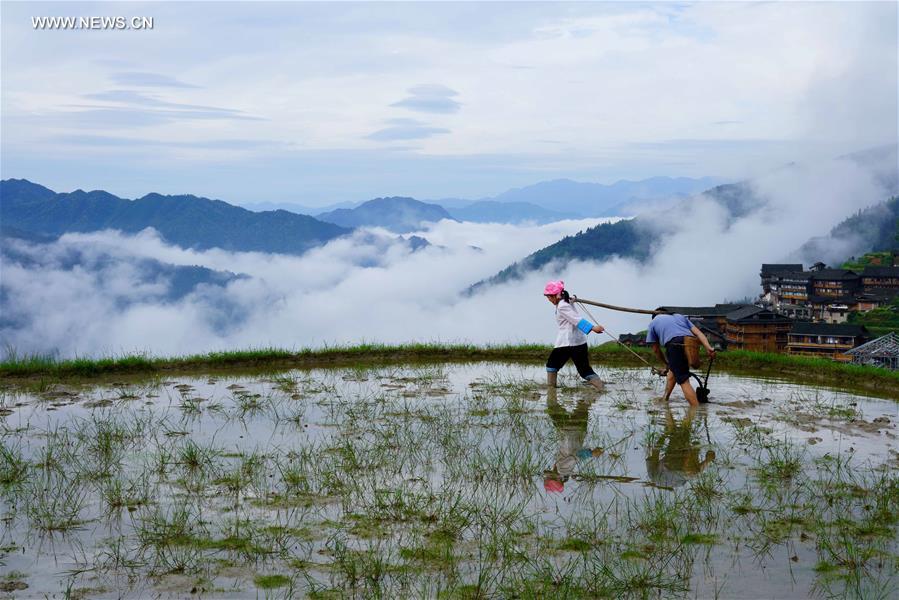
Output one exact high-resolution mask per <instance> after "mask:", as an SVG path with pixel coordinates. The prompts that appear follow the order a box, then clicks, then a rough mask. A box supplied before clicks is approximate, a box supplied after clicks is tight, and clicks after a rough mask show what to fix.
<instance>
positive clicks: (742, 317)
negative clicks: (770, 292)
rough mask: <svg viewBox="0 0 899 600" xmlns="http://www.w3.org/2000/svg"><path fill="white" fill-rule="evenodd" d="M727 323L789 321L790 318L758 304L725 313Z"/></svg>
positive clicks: (790, 320)
mask: <svg viewBox="0 0 899 600" xmlns="http://www.w3.org/2000/svg"><path fill="white" fill-rule="evenodd" d="M727 321H728V322H729V323H759V322H764V323H790V322H792V319H790V318H789V317H785V316H783V315H779V314H777V313H775V312H772V311H770V310H768V309H765V308H760V307H758V306H745V307H743V308H740V309H737V310H735V311H733V312H729V313H727Z"/></svg>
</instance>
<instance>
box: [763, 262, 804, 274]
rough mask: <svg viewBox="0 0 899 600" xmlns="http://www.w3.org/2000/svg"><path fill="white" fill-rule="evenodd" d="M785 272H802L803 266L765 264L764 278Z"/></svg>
mask: <svg viewBox="0 0 899 600" xmlns="http://www.w3.org/2000/svg"><path fill="white" fill-rule="evenodd" d="M785 271H802V265H800V264H798V263H795V264H777V263H773V264H763V265H762V277H764V276H765V275H773V274H774V273H783V272H785Z"/></svg>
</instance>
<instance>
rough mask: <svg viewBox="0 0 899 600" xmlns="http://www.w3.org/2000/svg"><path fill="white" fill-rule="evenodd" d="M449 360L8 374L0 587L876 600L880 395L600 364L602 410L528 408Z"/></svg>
mask: <svg viewBox="0 0 899 600" xmlns="http://www.w3.org/2000/svg"><path fill="white" fill-rule="evenodd" d="M382 350H383V349H382ZM523 352H527V350H523ZM349 354H350V355H351V354H352V352H350V353H349ZM445 354H446V355H447V357H448V362H447V361H430V362H417V363H411V366H410V363H409V361H400V362H395V363H393V364H391V363H390V362H389V361H387V362H385V361H376V360H372V361H369V362H368V363H367V362H366V361H365V360H361V359H358V357H357V360H355V361H352V363H353V364H350V363H349V362H347V363H346V364H341V363H340V361H337V364H338V366H334V367H330V368H325V367H322V366H319V367H311V368H310V367H308V366H304V367H302V368H293V369H289V368H288V369H284V368H282V369H281V370H271V369H267V370H265V371H259V370H258V368H257V369H256V370H252V369H247V368H246V367H244V368H235V369H234V370H233V371H229V370H228V369H226V368H221V366H219V367H218V368H216V367H215V366H214V365H207V367H209V368H207V369H206V370H205V372H204V370H203V369H198V368H196V367H193V368H192V369H184V370H181V371H178V370H174V369H166V370H156V371H155V372H151V373H144V374H129V373H127V372H125V373H119V374H116V373H112V374H106V375H103V376H99V377H97V376H95V377H93V378H85V377H80V378H79V377H71V376H69V377H66V376H59V375H54V376H43V375H37V373H38V371H35V372H34V373H32V375H31V376H22V375H21V373H20V374H19V375H11V374H10V373H11V372H12V371H14V368H13V367H14V365H11V364H9V363H8V364H5V365H4V367H5V371H4V376H3V391H2V396H0V398H2V414H3V421H2V423H3V425H2V426H3V429H2V433H0V441H2V446H0V448H2V449H0V494H2V500H0V502H2V515H3V516H2V519H3V527H2V533H0V563H2V569H3V580H2V582H0V586H2V588H0V589H2V590H3V593H4V594H5V595H9V596H10V597H50V598H63V597H69V598H87V597H100V598H104V597H108V598H113V597H120V596H129V597H162V598H176V597H187V596H192V597H207V598H246V597H259V598H288V597H310V598H344V597H360V598H362V597H366V598H367V597H381V598H397V597H439V598H540V597H550V596H552V597H560V598H596V597H608V598H619V597H637V598H646V597H653V598H670V597H699V598H760V597H766V598H768V597H772V598H773V597H777V598H784V597H822V598H824V597H856V598H890V597H895V593H896V591H897V584H899V580H897V568H899V552H897V551H899V548H897V526H899V476H897V467H899V452H897V447H896V435H897V429H896V422H897V420H899V418H897V404H896V401H895V399H894V398H881V397H878V396H879V395H882V394H877V393H872V392H870V391H869V392H858V391H855V392H853V391H847V390H846V389H845V388H844V389H839V388H838V387H834V385H837V384H835V383H834V381H831V382H830V384H822V385H821V386H815V385H803V384H799V383H796V382H795V378H794V379H792V380H791V379H789V378H787V379H784V378H759V377H748V376H743V375H740V374H726V373H719V374H717V375H716V377H715V379H714V381H713V383H712V384H711V387H712V397H711V403H710V404H706V405H702V406H700V407H698V408H691V407H689V406H687V405H686V403H684V402H683V401H680V402H675V401H672V402H670V403H668V404H662V403H659V402H658V401H657V398H658V397H659V395H660V391H661V388H662V387H663V382H662V380H659V379H658V378H657V377H654V376H652V375H651V374H650V373H649V372H648V371H647V370H646V369H636V368H633V367H630V366H626V365H620V364H616V363H618V362H621V361H620V360H619V361H616V360H610V359H611V358H614V356H615V353H610V354H609V356H607V357H605V360H604V359H603V358H602V355H601V353H600V355H599V356H600V357H599V358H598V359H597V360H598V361H599V362H598V363H597V372H598V373H599V374H600V376H601V377H602V379H603V380H604V381H606V382H607V386H606V392H605V393H601V394H597V392H596V390H594V389H593V388H591V387H589V386H587V385H585V384H584V383H583V382H581V381H580V380H579V378H578V377H577V375H576V373H574V371H573V370H570V371H563V373H562V376H561V377H560V378H559V383H560V386H559V388H558V389H557V390H552V389H550V390H547V388H546V386H545V383H544V377H545V375H544V370H543V369H542V367H540V366H539V363H538V364H536V365H535V364H533V362H517V361H516V362H507V361H506V362H503V361H497V360H495V359H494V360H480V361H476V360H470V359H464V358H463V360H451V359H452V358H453V356H452V352H451V351H447V352H445ZM20 367H21V365H20ZM569 369H570V367H569ZM881 388H882V390H884V391H886V392H887V394H886V395H891V394H892V393H893V392H890V390H891V389H893V390H894V389H895V385H894V384H893V387H892V388H891V387H890V385H888V384H883V385H882V386H881Z"/></svg>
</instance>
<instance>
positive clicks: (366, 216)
mask: <svg viewBox="0 0 899 600" xmlns="http://www.w3.org/2000/svg"><path fill="white" fill-rule="evenodd" d="M316 218H318V219H320V220H322V221H326V222H328V223H334V224H336V225H340V226H343V227H383V228H385V229H388V230H390V231H393V232H396V233H407V232H410V231H415V230H417V229H420V228H421V224H422V223H424V222H435V221H440V220H441V219H451V220H454V219H453V217H452V216H451V215H450V214H449V213H448V212H446V209H444V208H443V207H442V206H439V205H437V204H428V203H426V202H420V201H418V200H415V199H413V198H403V197H398V196H394V197H390V198H375V199H374V200H369V201H368V202H363V203H362V204H360V205H359V206H357V207H356V208H339V209H337V210H332V211H330V212H325V213H321V214H319V215H317V216H316Z"/></svg>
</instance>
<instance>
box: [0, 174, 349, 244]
mask: <svg viewBox="0 0 899 600" xmlns="http://www.w3.org/2000/svg"><path fill="white" fill-rule="evenodd" d="M0 221H2V223H3V224H4V226H8V227H13V228H16V229H19V230H22V231H27V232H33V233H43V234H49V235H60V234H63V233H68V232H90V231H99V230H103V229H117V230H120V231H123V232H125V233H137V232H138V231H142V230H143V229H146V228H147V227H153V228H154V229H156V230H157V231H158V232H159V233H160V235H161V236H162V237H163V238H164V239H165V240H166V241H167V242H169V243H172V244H176V245H178V246H181V247H184V248H195V249H201V250H205V249H209V248H223V249H225V250H234V251H244V252H249V251H257V252H278V253H283V254H301V253H303V252H305V251H306V250H309V249H310V248H314V247H316V246H320V245H322V244H324V243H326V242H328V241H330V240H332V239H334V238H336V237H339V236H342V235H345V234H347V233H349V232H350V229H348V228H345V227H340V226H339V225H335V224H333V223H326V222H323V221H320V220H318V219H315V218H313V217H310V216H307V215H298V214H295V213H291V212H287V211H285V210H277V211H270V212H261V213H256V212H252V211H249V210H247V209H245V208H240V207H238V206H233V205H231V204H228V203H226V202H222V201H221V200H210V199H208V198H200V197H197V196H191V195H179V196H163V195H160V194H147V195H146V196H143V197H141V198H138V199H136V200H126V199H124V198H119V197H118V196H114V195H113V194H110V193H108V192H104V191H101V190H95V191H92V192H85V191H83V190H76V191H74V192H71V193H63V194H58V193H56V192H54V191H53V190H50V189H48V188H46V187H44V186H41V185H38V184H36V183H32V182H30V181H27V180H25V179H6V180H3V181H2V182H0Z"/></svg>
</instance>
